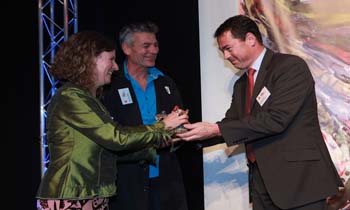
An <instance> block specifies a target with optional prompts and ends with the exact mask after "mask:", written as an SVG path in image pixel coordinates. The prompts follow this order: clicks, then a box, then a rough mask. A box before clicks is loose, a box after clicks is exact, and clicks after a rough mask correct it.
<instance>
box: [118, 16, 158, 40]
mask: <svg viewBox="0 0 350 210" xmlns="http://www.w3.org/2000/svg"><path fill="white" fill-rule="evenodd" d="M137 32H148V33H153V34H156V33H158V26H157V25H156V24H155V23H153V22H150V21H147V22H136V23H130V24H128V25H126V26H124V27H123V28H122V29H121V30H120V32H119V42H120V44H123V43H126V44H127V45H128V46H131V45H132V43H133V41H134V40H133V34H134V33H137Z"/></svg>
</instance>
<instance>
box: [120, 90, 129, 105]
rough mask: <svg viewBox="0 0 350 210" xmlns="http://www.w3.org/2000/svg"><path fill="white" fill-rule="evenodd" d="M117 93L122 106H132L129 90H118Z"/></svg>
mask: <svg viewBox="0 0 350 210" xmlns="http://www.w3.org/2000/svg"><path fill="white" fill-rule="evenodd" d="M118 93H119V96H120V100H121V102H122V104H123V105H126V104H132V98H131V95H130V91H129V88H120V89H118Z"/></svg>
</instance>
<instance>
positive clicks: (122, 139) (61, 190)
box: [37, 83, 169, 199]
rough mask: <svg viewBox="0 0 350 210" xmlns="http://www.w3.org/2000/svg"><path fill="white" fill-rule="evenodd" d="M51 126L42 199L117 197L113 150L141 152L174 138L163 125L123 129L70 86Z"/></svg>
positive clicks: (55, 105)
mask: <svg viewBox="0 0 350 210" xmlns="http://www.w3.org/2000/svg"><path fill="white" fill-rule="evenodd" d="M46 125H47V143H48V146H49V154H50V162H49V166H48V168H47V171H46V172H45V175H44V177H43V179H42V181H41V183H40V186H39V189H38V193H37V198H40V199H87V198H92V197H109V196H112V195H114V194H115V192H116V186H115V181H116V174H117V167H116V162H117V161H116V160H117V155H115V154H113V153H112V151H115V152H117V154H118V152H119V151H125V150H130V151H132V150H135V151H136V150H140V149H143V148H145V147H152V146H153V145H158V144H159V143H160V141H161V140H162V139H164V138H167V137H169V134H168V132H167V131H166V130H165V129H164V124H163V123H157V124H155V125H152V126H139V127H121V126H120V125H118V124H116V123H115V122H114V120H113V119H112V118H111V116H110V115H109V113H108V111H107V110H106V108H105V107H104V106H103V105H102V104H101V103H100V102H99V100H98V99H97V98H95V97H94V96H92V95H91V94H90V93H89V92H88V91H86V90H83V89H81V88H79V87H78V86H75V85H73V84H70V83H67V84H65V85H64V86H62V87H61V88H60V89H59V90H58V91H57V92H56V94H55V95H54V97H53V99H52V101H51V103H50V105H49V108H48V113H47V124H46ZM154 154H155V153H154Z"/></svg>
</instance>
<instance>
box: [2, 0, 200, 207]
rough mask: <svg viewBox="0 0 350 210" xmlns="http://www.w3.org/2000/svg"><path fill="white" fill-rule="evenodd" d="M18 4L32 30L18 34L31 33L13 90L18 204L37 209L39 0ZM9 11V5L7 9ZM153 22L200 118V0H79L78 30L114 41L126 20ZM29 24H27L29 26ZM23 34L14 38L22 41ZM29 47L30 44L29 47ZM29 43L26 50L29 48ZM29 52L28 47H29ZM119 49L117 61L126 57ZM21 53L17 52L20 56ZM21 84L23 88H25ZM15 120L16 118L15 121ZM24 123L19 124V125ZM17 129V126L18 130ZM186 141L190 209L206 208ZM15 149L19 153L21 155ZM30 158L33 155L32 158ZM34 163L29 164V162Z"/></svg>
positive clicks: (164, 56)
mask: <svg viewBox="0 0 350 210" xmlns="http://www.w3.org/2000/svg"><path fill="white" fill-rule="evenodd" d="M25 4H26V5H23V6H21V7H18V6H17V9H18V10H16V14H21V17H26V18H24V19H22V20H19V21H21V22H20V23H18V24H20V25H21V24H26V22H27V21H28V22H29V23H28V25H29V28H30V29H29V31H28V30H25V31H24V30H21V31H20V32H19V33H17V34H20V35H22V36H23V37H27V38H26V39H28V41H27V42H26V43H25V44H23V43H22V46H21V47H22V48H25V49H24V50H23V51H22V52H21V55H20V57H21V62H17V63H16V64H15V65H16V69H18V70H20V71H18V72H20V74H21V75H19V77H17V78H16V80H18V82H19V84H21V86H20V88H15V94H13V93H12V92H11V93H12V94H10V92H8V93H7V96H9V95H13V96H15V99H16V100H14V101H15V102H16V106H15V108H16V110H17V111H18V113H17V114H16V125H18V126H16V127H17V128H16V131H15V134H16V135H15V136H16V140H17V141H18V143H19V144H20V146H18V150H17V152H18V155H16V163H17V165H16V170H15V171H16V181H15V183H16V199H18V200H17V201H16V202H15V203H16V206H19V207H18V208H17V209H26V210H27V209H35V193H36V190H37V187H38V185H39V182H40V130H39V129H40V109H39V92H40V90H39V71H40V70H39V64H38V24H37V23H38V14H37V2H36V1H25ZM8 9H10V8H8ZM145 19H147V20H151V21H154V22H155V23H156V24H157V25H158V26H159V28H160V31H159V34H158V41H159V43H160V53H159V56H158V59H157V66H158V67H159V68H160V69H162V70H163V71H164V72H165V73H166V74H168V75H170V76H171V77H172V78H173V79H174V80H175V82H176V83H177V84H178V87H179V89H180V92H181V94H182V96H183V99H184V104H185V107H184V108H188V109H190V120H191V121H192V122H195V121H200V120H201V94H200V63H199V34H198V33H199V29H198V2H197V0H176V1H164V0H147V1H145V0H127V1H116V0H81V1H78V23H79V30H80V31H81V30H96V31H99V32H102V33H103V34H105V35H107V36H109V37H110V38H113V39H116V38H117V32H118V31H119V30H120V28H121V27H122V26H123V25H124V24H125V23H127V22H130V21H135V20H145ZM27 27H28V26H27ZM19 39H20V38H16V40H19ZM28 46H29V47H28ZM27 47H28V48H27ZM26 50H27V51H26ZM121 55H122V54H121V51H120V49H119V48H117V57H118V58H117V61H118V62H120V61H121V59H122V56H121ZM17 56H18V55H17ZM22 86H23V87H22ZM11 122H12V120H11ZM19 126H20V127H19ZM18 128H19V129H18ZM192 146H193V145H188V146H187V147H186V149H185V150H184V151H183V154H181V159H182V160H181V161H182V163H183V171H184V177H185V184H186V188H187V194H188V197H189V207H190V208H189V209H190V210H202V209H204V198H203V174H202V171H203V164H202V151H201V150H200V149H197V150H196V149H194V147H192ZM17 152H16V153H17ZM28 157H31V158H28ZM29 162H30V163H29Z"/></svg>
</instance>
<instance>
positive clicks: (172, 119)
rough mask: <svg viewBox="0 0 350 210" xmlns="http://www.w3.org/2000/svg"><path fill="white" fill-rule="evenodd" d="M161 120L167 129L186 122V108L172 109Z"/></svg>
mask: <svg viewBox="0 0 350 210" xmlns="http://www.w3.org/2000/svg"><path fill="white" fill-rule="evenodd" d="M162 121H163V123H164V124H165V127H166V128H167V129H169V130H173V129H175V128H176V127H178V126H180V125H182V124H185V123H188V110H182V109H177V110H175V111H172V112H171V113H170V114H168V115H167V116H166V117H164V119H163V120H162Z"/></svg>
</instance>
